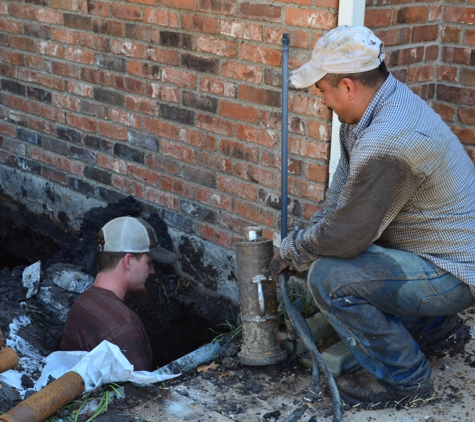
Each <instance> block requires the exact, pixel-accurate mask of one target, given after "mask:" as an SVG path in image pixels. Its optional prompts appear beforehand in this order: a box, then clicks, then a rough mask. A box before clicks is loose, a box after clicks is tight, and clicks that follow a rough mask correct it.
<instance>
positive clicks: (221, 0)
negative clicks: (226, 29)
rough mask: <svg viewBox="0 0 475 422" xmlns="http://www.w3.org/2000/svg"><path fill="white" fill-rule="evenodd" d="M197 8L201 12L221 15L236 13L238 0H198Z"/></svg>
mask: <svg viewBox="0 0 475 422" xmlns="http://www.w3.org/2000/svg"><path fill="white" fill-rule="evenodd" d="M197 8H198V10H199V11H200V12H208V13H215V14H219V15H235V14H236V2H235V1H234V0H198V5H197Z"/></svg>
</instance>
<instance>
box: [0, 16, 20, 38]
mask: <svg viewBox="0 0 475 422" xmlns="http://www.w3.org/2000/svg"><path fill="white" fill-rule="evenodd" d="M0 32H10V33H12V34H23V25H22V24H21V23H20V22H17V21H13V20H10V19H6V18H2V19H0Z"/></svg>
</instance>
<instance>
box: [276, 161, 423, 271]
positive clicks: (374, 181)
mask: <svg viewBox="0 0 475 422" xmlns="http://www.w3.org/2000/svg"><path fill="white" fill-rule="evenodd" d="M422 180H423V177H422V176H421V175H420V174H416V173H415V172H414V171H413V169H412V168H411V166H410V165H409V163H407V162H406V161H404V160H403V159H395V158H394V157H385V158H370V159H368V160H367V161H365V162H364V163H363V164H361V165H360V166H358V167H356V168H355V169H353V170H352V172H350V174H349V176H348V180H347V181H346V183H345V184H344V185H343V186H342V189H341V192H340V194H339V196H338V204H337V207H336V209H333V210H331V211H329V212H327V213H326V215H325V216H324V217H323V218H322V219H320V221H318V223H316V224H314V225H313V226H311V227H309V228H307V229H303V230H296V231H294V232H292V233H290V234H289V236H287V237H286V238H285V239H284V240H283V241H282V245H281V249H280V255H281V257H282V259H283V260H285V261H286V262H288V263H292V265H293V266H294V267H295V268H296V269H297V270H298V271H303V270H306V269H307V268H308V267H309V266H310V264H311V263H312V262H313V261H314V260H315V259H317V258H318V257H320V256H332V257H339V258H350V257H353V256H355V255H357V254H359V253H360V252H362V251H363V250H364V249H366V248H367V247H368V246H369V245H370V244H372V243H373V242H374V241H375V240H376V239H377V238H378V237H379V236H380V235H381V233H382V231H383V230H384V229H385V228H386V227H387V225H388V224H389V223H390V222H391V221H392V220H393V219H394V217H395V216H396V215H397V214H398V212H399V211H400V210H401V208H402V207H403V206H404V205H405V204H406V203H407V201H408V200H409V198H410V197H411V196H412V195H413V193H414V192H415V190H416V189H417V187H418V186H419V185H420V183H421V182H422Z"/></svg>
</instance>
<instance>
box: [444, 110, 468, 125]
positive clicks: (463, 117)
mask: <svg viewBox="0 0 475 422" xmlns="http://www.w3.org/2000/svg"><path fill="white" fill-rule="evenodd" d="M446 107H450V106H446ZM450 108H451V107H450ZM451 109H452V110H453V111H454V112H455V110H454V109H453V108H451ZM458 116H459V119H460V122H461V123H463V124H466V125H472V126H475V109H473V108H469V107H460V108H459V111H458ZM444 120H446V119H444Z"/></svg>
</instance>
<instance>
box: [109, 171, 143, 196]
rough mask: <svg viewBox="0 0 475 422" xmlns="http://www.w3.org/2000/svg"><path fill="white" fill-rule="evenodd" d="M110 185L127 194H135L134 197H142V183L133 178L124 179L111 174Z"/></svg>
mask: <svg viewBox="0 0 475 422" xmlns="http://www.w3.org/2000/svg"><path fill="white" fill-rule="evenodd" d="M112 186H114V187H115V188H116V189H119V190H121V191H122V192H125V193H127V194H128V195H132V196H135V197H136V198H142V197H143V190H144V188H143V185H142V184H141V183H138V182H136V181H135V180H130V179H126V178H125V177H121V176H118V175H116V174H113V175H112Z"/></svg>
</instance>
